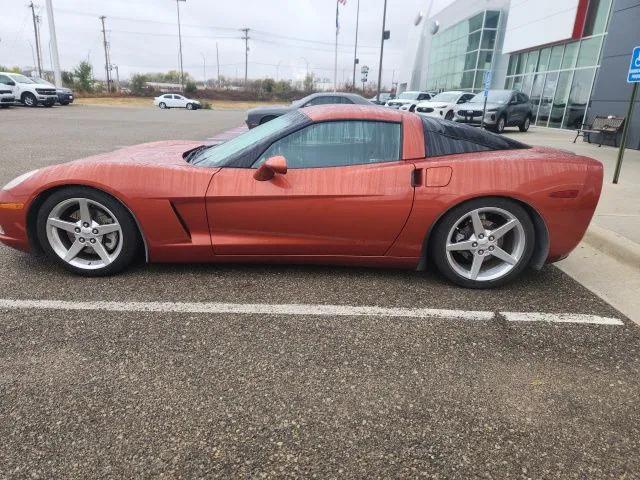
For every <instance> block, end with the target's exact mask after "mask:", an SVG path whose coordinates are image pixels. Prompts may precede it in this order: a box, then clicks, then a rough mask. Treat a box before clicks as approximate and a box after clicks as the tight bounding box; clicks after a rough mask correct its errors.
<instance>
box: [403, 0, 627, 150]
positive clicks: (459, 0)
mask: <svg viewBox="0 0 640 480" xmlns="http://www.w3.org/2000/svg"><path fill="white" fill-rule="evenodd" d="M428 3H429V2H427V1H426V0H425V4H427V5H428ZM638 19H640V0H455V1H454V2H453V3H451V4H450V5H449V6H448V7H446V8H444V9H442V10H440V11H438V12H436V13H434V14H430V13H429V12H427V13H426V15H424V14H420V15H418V17H416V21H415V22H414V25H412V27H411V28H410V29H409V41H408V52H407V56H406V57H405V66H404V69H403V71H402V72H401V77H400V83H399V90H400V91H404V90H436V91H444V90H467V91H471V92H480V91H482V83H483V77H484V74H485V72H486V71H490V72H491V74H492V80H491V88H497V89H501V88H505V89H514V90H520V91H523V92H524V93H526V94H527V95H529V96H530V98H531V101H532V103H533V106H534V118H533V122H532V123H534V124H535V125H538V126H545V127H554V128H566V129H575V128H578V127H579V126H580V125H581V124H582V123H583V121H584V120H585V118H586V119H588V120H589V121H590V120H592V119H593V116H594V115H595V114H596V113H597V114H600V115H609V114H612V115H618V116H624V115H625V114H626V106H627V105H628V101H629V97H630V95H631V86H630V85H628V84H626V82H625V79H626V72H627V69H628V66H629V61H630V57H631V50H632V48H633V47H634V46H636V45H637V44H640V36H638V31H639V30H638V22H637V21H638ZM605 64H606V65H607V68H600V66H601V65H603V66H604V65H605ZM634 117H635V120H634V122H633V124H632V125H631V128H630V132H631V137H630V139H629V140H630V144H629V146H630V147H632V148H640V99H639V103H638V105H637V106H636V113H635V115H634Z"/></svg>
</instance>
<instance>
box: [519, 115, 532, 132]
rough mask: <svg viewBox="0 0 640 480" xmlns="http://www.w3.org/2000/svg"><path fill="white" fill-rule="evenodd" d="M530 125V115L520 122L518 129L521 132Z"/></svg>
mask: <svg viewBox="0 0 640 480" xmlns="http://www.w3.org/2000/svg"><path fill="white" fill-rule="evenodd" d="M530 126H531V117H527V118H525V119H524V122H522V123H521V124H520V125H519V126H518V128H519V129H520V131H521V132H526V131H527V130H529V127H530Z"/></svg>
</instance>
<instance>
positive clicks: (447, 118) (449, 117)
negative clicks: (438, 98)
mask: <svg viewBox="0 0 640 480" xmlns="http://www.w3.org/2000/svg"><path fill="white" fill-rule="evenodd" d="M444 119H445V120H449V121H451V120H453V110H449V111H448V112H447V114H446V115H445V116H444Z"/></svg>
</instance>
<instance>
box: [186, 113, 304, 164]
mask: <svg viewBox="0 0 640 480" xmlns="http://www.w3.org/2000/svg"><path fill="white" fill-rule="evenodd" d="M296 119H299V114H298V113H297V112H292V113H290V114H287V115H283V116H281V117H276V118H274V119H273V120H271V121H270V122H267V123H263V124H262V125H259V126H257V127H256V128H253V129H251V130H249V131H248V132H246V133H243V134H242V135H239V136H237V137H236V138H233V139H231V140H229V141H228V142H225V143H223V144H221V145H216V146H214V147H209V148H206V149H204V150H202V151H201V152H199V153H198V155H197V156H195V157H194V158H193V160H191V164H193V165H200V166H203V167H216V166H220V165H223V164H224V162H225V160H226V159H227V158H229V157H230V156H232V155H235V154H237V153H239V152H241V151H243V150H246V149H249V148H251V146H253V145H255V144H257V143H260V141H262V140H264V139H265V138H267V137H269V136H271V135H273V134H275V133H277V132H279V131H281V130H285V129H287V128H288V127H290V126H291V125H293V123H294V122H295V121H296Z"/></svg>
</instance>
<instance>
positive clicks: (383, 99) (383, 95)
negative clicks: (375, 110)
mask: <svg viewBox="0 0 640 480" xmlns="http://www.w3.org/2000/svg"><path fill="white" fill-rule="evenodd" d="M394 98H396V96H395V94H394V93H391V92H380V100H378V96H377V95H376V96H374V97H371V98H370V99H369V101H370V102H371V103H375V104H376V105H384V104H386V103H387V102H388V101H389V100H393V99H394Z"/></svg>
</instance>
